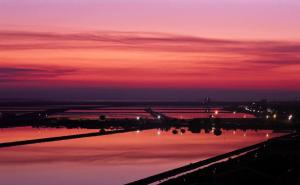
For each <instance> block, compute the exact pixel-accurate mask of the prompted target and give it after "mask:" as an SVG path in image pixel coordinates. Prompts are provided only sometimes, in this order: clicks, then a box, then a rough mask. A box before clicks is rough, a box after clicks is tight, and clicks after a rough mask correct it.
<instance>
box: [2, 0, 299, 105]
mask: <svg viewBox="0 0 300 185" xmlns="http://www.w3.org/2000/svg"><path fill="white" fill-rule="evenodd" d="M299 20H300V1H299V0H214V1H212V0H0V96H1V97H0V100H1V99H65V100H87V99H90V100H91V99H93V100H95V99H97V100H103V99H104V100H105V99H116V100H119V99H121V100H127V99H138V100H198V99H202V98H203V97H204V96H211V97H212V98H214V99H216V100H249V99H261V98H270V99H276V100H293V99H295V98H297V97H299V93H300V22H299Z"/></svg>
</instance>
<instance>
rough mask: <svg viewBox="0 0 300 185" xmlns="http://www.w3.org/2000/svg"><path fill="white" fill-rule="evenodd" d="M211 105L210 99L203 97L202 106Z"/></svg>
mask: <svg viewBox="0 0 300 185" xmlns="http://www.w3.org/2000/svg"><path fill="white" fill-rule="evenodd" d="M210 103H211V99H210V97H205V98H204V101H203V105H209V104H210Z"/></svg>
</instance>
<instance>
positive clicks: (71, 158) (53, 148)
mask: <svg viewBox="0 0 300 185" xmlns="http://www.w3.org/2000/svg"><path fill="white" fill-rule="evenodd" d="M279 135H282V134H279V133H272V131H268V130H260V131H258V132H255V131H249V130H248V131H224V130H223V133H222V135H221V136H215V135H214V134H213V133H204V132H201V133H191V132H188V131H187V132H185V133H183V134H180V132H179V133H178V134H173V133H172V132H171V131H169V132H165V131H160V130H156V129H152V130H147V131H142V132H129V133H124V134H116V135H106V136H99V137H90V138H81V139H74V140H67V141H58V142H50V143H41V144H34V145H27V146H18V147H11V148H2V149H0V179H1V184H5V185H24V184H28V185H29V184H30V185H32V184H43V185H54V184H55V185H66V184H72V185H96V184H101V185H114V184H116V185H117V184H124V183H127V182H131V181H134V180H138V179H140V178H144V177H147V176H150V175H154V174H157V173H160V172H163V171H166V170H170V169H172V168H176V167H180V166H183V165H186V164H188V163H191V162H196V161H199V160H203V159H206V158H209V157H212V156H215V155H218V154H222V153H225V152H229V151H232V150H235V149H238V148H241V147H245V146H248V145H252V144H254V143H258V142H261V141H264V140H266V139H269V138H271V137H275V136H279Z"/></svg>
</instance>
